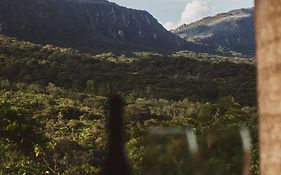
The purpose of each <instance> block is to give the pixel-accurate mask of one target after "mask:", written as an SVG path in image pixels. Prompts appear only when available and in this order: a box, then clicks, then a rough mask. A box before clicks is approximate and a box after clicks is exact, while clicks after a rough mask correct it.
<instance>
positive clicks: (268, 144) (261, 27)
mask: <svg viewBox="0 0 281 175" xmlns="http://www.w3.org/2000/svg"><path fill="white" fill-rule="evenodd" d="M255 13H256V24H255V26H256V40H257V68H258V103H259V117H260V118H259V127H260V128H259V133H260V172H261V175H279V174H281V0H256V7H255Z"/></svg>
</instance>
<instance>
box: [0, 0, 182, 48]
mask: <svg viewBox="0 0 281 175" xmlns="http://www.w3.org/2000/svg"><path fill="white" fill-rule="evenodd" d="M0 33H1V34H4V35H8V36H13V37H17V38H19V39H23V40H28V41H32V42H35V43H40V44H47V43H50V44H54V45H58V46H63V47H75V48H80V49H86V50H92V51H93V50H94V51H97V50H114V49H115V50H120V49H140V48H141V49H146V48H154V49H159V48H160V49H181V48H185V47H186V46H187V45H186V41H184V40H183V39H181V38H179V37H178V36H176V35H174V34H172V33H170V32H168V31H167V30H165V29H164V28H163V27H162V26H161V25H160V24H159V23H158V21H157V20H156V19H155V18H153V16H151V15H150V14H149V13H148V12H146V11H141V10H134V9H128V8H125V7H121V6H118V5H117V4H115V3H111V2H108V1H106V0H1V1H0Z"/></svg>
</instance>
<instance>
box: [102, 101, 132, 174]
mask: <svg viewBox="0 0 281 175" xmlns="http://www.w3.org/2000/svg"><path fill="white" fill-rule="evenodd" d="M109 108H110V113H109V117H108V121H107V125H108V126H107V127H108V132H109V133H108V134H109V135H108V142H107V151H108V152H107V155H106V157H105V162H104V166H103V170H102V175H132V174H133V172H132V170H131V168H130V166H129V163H128V159H127V156H126V154H125V151H124V146H125V139H124V136H125V130H124V126H123V108H124V101H123V100H122V99H121V98H120V97H119V96H113V97H112V98H110V100H109Z"/></svg>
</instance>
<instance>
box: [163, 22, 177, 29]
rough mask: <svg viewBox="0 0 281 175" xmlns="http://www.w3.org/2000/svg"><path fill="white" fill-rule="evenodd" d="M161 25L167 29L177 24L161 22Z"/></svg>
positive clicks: (173, 27)
mask: <svg viewBox="0 0 281 175" xmlns="http://www.w3.org/2000/svg"><path fill="white" fill-rule="evenodd" d="M163 26H164V27H165V29H167V30H172V29H175V28H176V27H177V25H176V24H175V23H173V22H166V23H164V24H163Z"/></svg>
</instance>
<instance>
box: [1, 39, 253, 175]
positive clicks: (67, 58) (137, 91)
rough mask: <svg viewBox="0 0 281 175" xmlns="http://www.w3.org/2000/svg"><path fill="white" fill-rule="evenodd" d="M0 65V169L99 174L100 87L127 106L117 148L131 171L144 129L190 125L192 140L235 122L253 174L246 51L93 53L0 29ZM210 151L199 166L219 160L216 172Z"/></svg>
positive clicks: (102, 137)
mask: <svg viewBox="0 0 281 175" xmlns="http://www.w3.org/2000/svg"><path fill="white" fill-rule="evenodd" d="M0 64H1V65H0V66H1V69H0V88H1V91H0V103H1V105H0V132H1V137H0V145H1V148H2V149H0V174H26V175H28V174H43V173H44V172H46V171H48V172H49V173H50V174H63V175H72V174H83V175H84V174H85V175H87V174H99V173H100V171H101V165H102V162H103V159H104V155H105V152H106V149H105V145H106V138H107V132H106V128H105V117H106V116H107V112H108V110H107V109H108V107H107V100H108V98H107V97H108V96H109V95H110V94H119V95H121V96H122V97H123V98H124V100H125V101H126V103H127V104H126V109H125V111H126V115H125V121H126V122H125V123H126V130H127V132H128V134H127V135H126V142H127V144H126V151H127V154H128V157H129V159H130V161H131V166H132V168H133V169H134V172H135V174H142V172H143V167H144V163H143V160H144V151H145V149H146V148H145V144H144V140H145V138H146V134H147V130H148V129H149V128H151V127H169V128H174V127H183V128H191V129H192V130H193V131H194V132H195V133H196V135H198V136H199V138H200V136H203V135H206V133H208V132H211V131H212V130H215V129H218V128H221V127H224V128H225V129H227V128H233V127H241V126H245V127H247V128H249V130H250V132H251V136H252V142H253V150H252V156H253V159H252V165H251V170H252V172H253V174H258V160H257V159H258V158H257V157H258V155H257V152H258V151H257V150H258V145H257V109H256V95H255V94H256V66H255V60H254V59H253V58H238V57H223V56H217V55H208V54H205V53H204V54H203V53H194V52H188V51H185V52H175V53H165V54H162V53H150V52H136V53H131V54H126V55H116V54H114V53H102V54H97V55H94V54H90V53H81V52H78V51H76V50H73V49H70V48H59V47H54V46H52V45H36V44H33V43H30V42H24V41H19V40H17V39H15V38H10V37H6V36H0ZM232 155H233V154H232ZM212 156H214V155H212V154H204V160H206V161H205V162H204V164H206V165H216V166H218V165H219V166H220V167H221V168H222V169H223V170H222V171H221V172H218V173H217V174H218V175H219V174H223V173H225V172H228V171H229V169H227V167H230V164H226V165H225V164H223V162H220V161H221V160H220V159H219V158H215V157H212ZM236 161H240V160H236ZM232 163H233V162H232ZM210 167H211V166H210Z"/></svg>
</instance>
